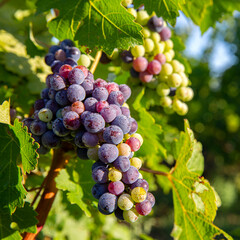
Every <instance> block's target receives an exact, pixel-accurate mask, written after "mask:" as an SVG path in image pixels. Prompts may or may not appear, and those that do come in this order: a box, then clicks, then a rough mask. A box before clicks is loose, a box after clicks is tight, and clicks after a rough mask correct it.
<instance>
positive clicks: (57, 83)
mask: <svg viewBox="0 0 240 240" xmlns="http://www.w3.org/2000/svg"><path fill="white" fill-rule="evenodd" d="M50 84H51V88H53V89H54V90H55V91H59V90H61V89H64V88H65V87H66V84H65V81H64V79H63V78H62V77H61V76H60V75H58V74H55V75H54V76H53V77H52V78H51V81H50Z"/></svg>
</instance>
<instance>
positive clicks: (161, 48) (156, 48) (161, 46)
mask: <svg viewBox="0 0 240 240" xmlns="http://www.w3.org/2000/svg"><path fill="white" fill-rule="evenodd" d="M163 51H164V44H162V43H155V46H154V50H153V55H154V56H156V55H158V54H159V53H163Z"/></svg>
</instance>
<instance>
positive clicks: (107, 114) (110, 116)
mask: <svg viewBox="0 0 240 240" xmlns="http://www.w3.org/2000/svg"><path fill="white" fill-rule="evenodd" d="M100 114H101V116H102V117H103V118H104V120H105V122H107V123H110V122H112V121H113V120H114V119H115V118H116V111H115V109H114V107H113V106H108V107H105V108H103V109H102V110H101V112H100Z"/></svg>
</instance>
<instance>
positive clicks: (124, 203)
mask: <svg viewBox="0 0 240 240" xmlns="http://www.w3.org/2000/svg"><path fill="white" fill-rule="evenodd" d="M117 204H118V207H119V208H120V209H122V210H125V211H126V210H130V209H131V208H132V207H133V204H134V202H133V200H132V198H131V196H130V195H129V194H127V193H123V194H122V195H120V197H119V198H118V202H117Z"/></svg>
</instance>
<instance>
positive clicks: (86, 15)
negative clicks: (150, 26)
mask: <svg viewBox="0 0 240 240" xmlns="http://www.w3.org/2000/svg"><path fill="white" fill-rule="evenodd" d="M120 3H121V0H112V1H111V3H109V1H107V0H102V1H99V0H89V1H86V0H72V1H64V0H54V1H48V0H41V1H38V2H37V7H38V11H40V12H42V11H46V10H49V9H51V8H57V9H59V11H60V14H59V16H58V17H57V18H55V19H53V20H52V21H50V22H49V23H48V27H49V31H50V32H51V33H52V34H53V35H54V36H55V37H57V38H58V39H60V40H63V39H65V38H69V39H75V40H78V41H79V44H80V45H87V46H88V47H90V48H91V49H95V48H102V49H103V50H104V52H106V53H108V54H111V53H112V51H113V49H114V48H119V49H128V48H129V47H130V46H133V45H136V44H142V35H141V33H140V31H141V26H140V25H139V24H137V23H135V22H134V21H133V20H134V17H133V16H132V15H131V14H130V13H128V12H127V11H126V9H125V8H124V7H123V6H121V5H120Z"/></svg>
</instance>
